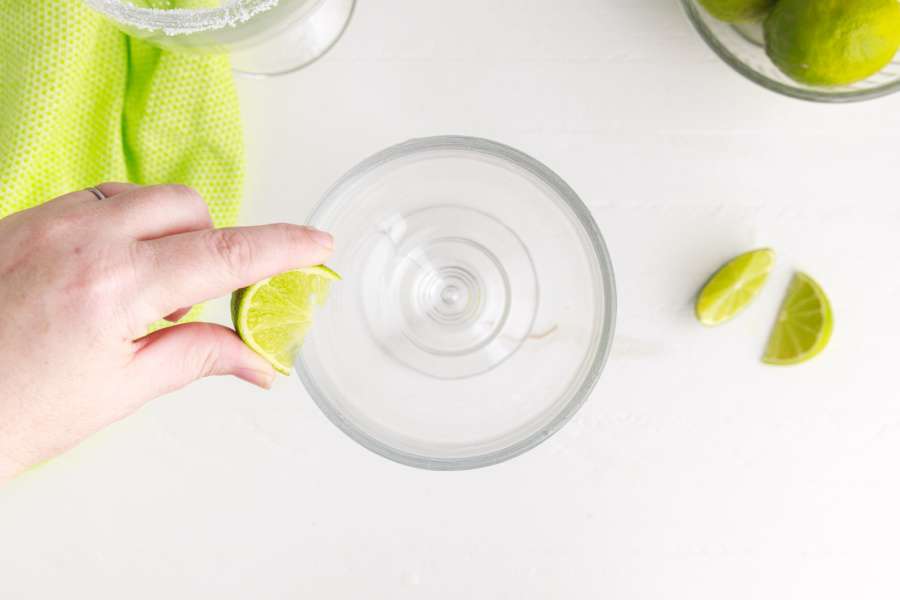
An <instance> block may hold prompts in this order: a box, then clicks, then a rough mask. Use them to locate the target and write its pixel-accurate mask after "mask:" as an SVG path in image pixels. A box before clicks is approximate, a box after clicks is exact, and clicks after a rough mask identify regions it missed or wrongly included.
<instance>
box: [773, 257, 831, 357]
mask: <svg viewBox="0 0 900 600" xmlns="http://www.w3.org/2000/svg"><path fill="white" fill-rule="evenodd" d="M833 326H834V322H833V320H832V316H831V304H830V303H829V302H828V297H827V296H826V295H825V292H823V291H822V288H821V287H819V284H818V283H816V282H815V281H813V280H812V278H810V277H809V276H808V275H804V274H803V273H797V274H796V275H794V279H793V280H791V285H790V287H789V288H788V291H787V295H786V296H785V297H784V302H782V304H781V310H780V311H779V312H778V320H777V321H776V322H775V327H774V328H772V334H771V336H770V337H769V345H768V346H767V347H766V353H765V355H764V356H763V362H765V363H768V364H770V365H795V364H797V363H802V362H804V361H807V360H809V359H810V358H812V357H814V356H816V355H817V354H819V353H820V352H822V350H824V349H825V346H827V345H828V341H829V340H830V339H831V330H832V328H833Z"/></svg>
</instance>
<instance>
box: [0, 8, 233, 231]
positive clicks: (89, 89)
mask: <svg viewBox="0 0 900 600" xmlns="http://www.w3.org/2000/svg"><path fill="white" fill-rule="evenodd" d="M0 15H2V17H0V218H2V217H4V216H6V215H8V214H10V213H12V212H15V211H17V210H21V209H24V208H28V207H30V206H34V205H36V204H40V203H41V202H45V201H47V200H50V199H52V198H54V197H56V196H59V195H61V194H64V193H66V192H71V191H74V190H78V189H84V188H87V187H91V186H93V185H96V184H98V183H101V182H103V181H131V182H134V183H142V184H153V183H183V184H187V185H190V186H192V187H194V188H195V189H197V190H198V191H199V192H200V193H201V194H202V195H203V197H204V198H205V199H206V201H207V203H208V204H209V208H210V212H211V213H212V216H213V220H214V222H215V224H216V225H217V226H219V227H221V226H227V225H233V224H234V223H235V222H236V220H237V217H238V210H239V206H240V199H241V193H242V185H243V171H244V168H243V163H244V156H243V138H242V130H241V122H240V114H239V109H238V101H237V95H236V93H235V89H234V82H233V80H232V76H231V71H230V68H229V65H228V59H227V57H224V56H211V55H188V54H176V53H172V52H167V51H163V50H160V49H158V48H156V47H154V46H151V45H149V44H147V43H145V42H143V41H140V40H137V39H134V38H130V37H128V36H126V35H125V34H124V33H122V32H120V31H119V30H118V29H117V28H116V27H115V26H114V25H113V24H112V23H110V22H109V21H107V20H106V19H105V18H104V17H102V16H100V15H98V14H96V13H94V12H93V11H92V10H90V9H89V8H87V7H86V6H85V5H84V4H83V3H82V1H81V0H0Z"/></svg>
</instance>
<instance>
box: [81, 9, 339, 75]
mask: <svg viewBox="0 0 900 600" xmlns="http://www.w3.org/2000/svg"><path fill="white" fill-rule="evenodd" d="M84 2H85V4H86V5H87V6H89V7H90V8H92V9H94V10H96V11H97V12H99V13H100V14H102V15H104V16H105V17H106V18H108V19H109V20H111V21H112V22H113V23H114V24H115V25H117V26H118V27H119V28H120V29H122V30H123V31H125V32H126V33H128V34H129V35H132V36H135V37H139V38H141V39H144V40H146V41H148V42H150V43H152V44H155V45H157V46H160V47H162V48H166V49H168V50H173V51H177V52H203V53H223V52H227V53H229V54H230V55H231V63H232V67H233V68H234V70H235V71H237V72H239V73H245V74H248V75H259V76H266V75H282V74H285V73H290V72H293V71H296V70H297V69H300V68H302V67H304V66H306V65H308V64H310V63H312V62H313V61H315V60H316V59H318V58H320V57H321V56H323V55H324V54H325V53H326V52H328V50H330V49H331V47H332V46H334V44H335V43H337V41H338V39H340V37H341V35H342V34H343V33H344V30H345V29H346V28H347V24H348V23H349V21H350V18H351V16H352V14H353V10H354V6H355V4H356V0H168V2H166V3H163V2H159V0H84ZM161 6H165V8H160V7H161Z"/></svg>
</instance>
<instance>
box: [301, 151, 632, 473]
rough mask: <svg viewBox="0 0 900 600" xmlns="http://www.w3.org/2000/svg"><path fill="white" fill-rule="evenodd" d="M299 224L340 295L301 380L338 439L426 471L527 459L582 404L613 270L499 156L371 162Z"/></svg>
mask: <svg viewBox="0 0 900 600" xmlns="http://www.w3.org/2000/svg"><path fill="white" fill-rule="evenodd" d="M309 222H310V224H311V225H313V226H315V227H318V228H321V229H324V230H327V231H331V232H332V233H333V234H334V235H335V238H336V240H337V241H338V246H337V251H336V254H335V256H334V258H333V261H332V262H329V265H330V266H332V267H333V268H334V269H335V270H337V271H338V272H339V273H340V274H341V275H342V276H343V281H340V282H335V283H334V284H333V285H332V288H331V290H332V291H331V296H330V297H329V300H328V302H327V303H326V305H325V306H324V307H323V308H322V309H321V312H320V313H319V314H318V315H317V316H316V320H315V324H314V326H313V327H312V329H311V331H310V332H309V334H308V337H307V339H306V341H305V343H304V346H303V349H302V351H301V353H300V356H299V357H298V360H297V364H296V368H297V372H298V374H299V376H300V379H301V380H302V382H303V384H304V385H305V386H306V388H307V390H308V391H309V393H310V395H311V396H312V398H313V399H314V400H315V402H316V403H317V404H318V405H319V407H320V408H321V409H322V411H324V413H325V415H327V417H328V418H329V419H331V421H333V422H334V424H335V425H337V426H338V427H339V428H340V429H342V430H343V431H344V432H345V433H347V434H348V435H349V436H350V437H352V438H353V439H354V440H356V441H357V442H359V443H360V444H362V445H363V446H365V447H366V448H368V449H370V450H372V451H374V452H377V453H378V454H381V455H383V456H385V457H387V458H390V459H392V460H395V461H397V462H400V463H404V464H407V465H412V466H416V467H422V468H427V469H438V470H451V469H470V468H475V467H483V466H486V465H490V464H494V463H497V462H500V461H503V460H506V459H508V458H511V457H513V456H516V455H518V454H520V453H522V452H525V451H526V450H528V449H530V448H533V447H534V446H536V445H537V444H539V443H540V442H542V441H543V440H545V439H547V438H548V437H549V436H551V435H552V434H553V433H554V432H556V431H557V430H558V429H559V428H560V427H562V425H563V424H564V423H566V421H568V420H569V419H570V418H571V417H572V415H573V414H574V413H575V412H576V411H577V410H578V408H579V407H580V406H581V405H582V404H583V403H584V402H585V400H586V399H587V398H588V396H589V394H590V393H591V390H592V389H593V388H594V385H595V384H596V383H597V381H598V379H599V377H600V374H601V371H602V370H603V366H604V364H605V362H606V358H607V355H608V354H609V350H610V345H611V343H612V338H613V327H614V322H615V305H616V298H615V284H614V279H613V269H612V263H611V261H610V257H609V253H608V252H607V249H606V246H605V244H604V242H603V237H602V236H601V234H600V230H599V228H598V226H597V224H596V222H595V221H594V219H593V217H592V216H591V213H590V211H589V210H588V208H587V207H586V206H585V205H584V204H583V203H582V201H581V200H580V199H579V197H578V196H577V195H576V194H575V192H574V191H573V190H572V189H571V188H570V187H569V186H568V185H566V183H565V182H563V180H562V179H560V177H559V176H557V175H556V174H555V173H553V172H552V171H551V170H550V169H548V168H547V167H546V166H544V165H542V164H541V163H539V162H538V161H536V160H535V159H533V158H531V157H529V156H527V155H525V154H524V153H522V152H519V151H517V150H514V149H513V148H510V147H507V146H504V145H502V144H499V143H496V142H492V141H488V140H484V139H478V138H470V137H454V136H449V137H448V136H443V137H433V138H426V139H418V140H413V141H409V142H406V143H403V144H400V145H398V146H394V147H392V148H389V149H387V150H384V151H382V152H379V153H378V154H376V155H374V156H372V157H370V158H368V159H367V160H365V161H363V162H362V163H361V164H359V165H358V166H356V167H355V168H353V169H352V170H351V171H350V172H349V173H347V174H346V175H345V176H344V177H343V178H342V179H341V180H339V181H338V182H337V184H335V185H334V187H332V188H331V190H330V191H329V192H327V193H326V195H325V197H324V199H323V200H322V202H321V203H320V204H319V206H318V207H317V208H316V209H315V211H314V213H313V214H312V216H311V218H310V221H309Z"/></svg>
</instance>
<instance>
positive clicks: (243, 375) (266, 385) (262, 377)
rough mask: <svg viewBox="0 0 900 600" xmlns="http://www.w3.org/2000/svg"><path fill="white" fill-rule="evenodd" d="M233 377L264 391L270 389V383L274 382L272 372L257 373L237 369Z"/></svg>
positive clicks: (251, 370) (252, 370) (250, 370)
mask: <svg viewBox="0 0 900 600" xmlns="http://www.w3.org/2000/svg"><path fill="white" fill-rule="evenodd" d="M234 376H235V377H237V378H238V379H243V380H244V381H246V382H247V383H252V384H253V385H255V386H259V387H261V388H262V389H264V390H269V389H272V383H274V381H275V373H273V372H272V371H257V370H256V369H243V368H242V369H237V370H236V371H235V372H234Z"/></svg>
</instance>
